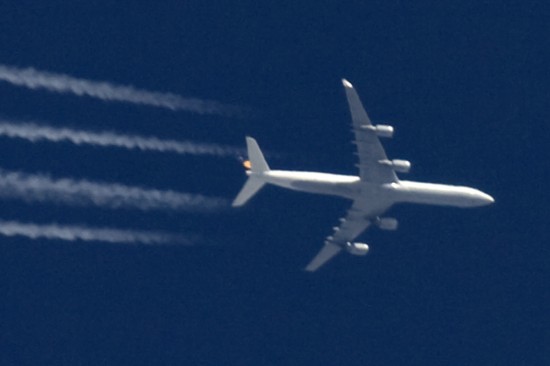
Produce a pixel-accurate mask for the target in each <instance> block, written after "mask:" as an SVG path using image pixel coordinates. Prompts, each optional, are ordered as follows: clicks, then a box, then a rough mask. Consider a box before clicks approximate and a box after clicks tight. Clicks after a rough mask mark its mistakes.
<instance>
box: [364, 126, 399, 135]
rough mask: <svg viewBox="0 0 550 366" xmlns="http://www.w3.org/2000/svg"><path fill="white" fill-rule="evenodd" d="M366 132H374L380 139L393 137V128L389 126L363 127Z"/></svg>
mask: <svg viewBox="0 0 550 366" xmlns="http://www.w3.org/2000/svg"><path fill="white" fill-rule="evenodd" d="M362 128H363V129H364V130H369V131H373V132H374V133H376V135H377V136H379V137H387V138H391V137H393V127H392V126H388V125H375V126H370V125H369V126H362Z"/></svg>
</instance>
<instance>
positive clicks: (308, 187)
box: [290, 181, 359, 199]
mask: <svg viewBox="0 0 550 366" xmlns="http://www.w3.org/2000/svg"><path fill="white" fill-rule="evenodd" d="M290 188H291V189H294V190H297V191H302V192H309V193H316V194H326V195H333V196H340V197H345V198H350V199H354V198H355V197H357V194H358V191H359V190H358V187H357V184H355V183H332V182H320V181H317V182H315V181H294V182H291V183H290Z"/></svg>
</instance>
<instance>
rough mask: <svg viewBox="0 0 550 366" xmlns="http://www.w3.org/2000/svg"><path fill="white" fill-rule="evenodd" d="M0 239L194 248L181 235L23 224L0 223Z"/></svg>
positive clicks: (0, 221)
mask: <svg viewBox="0 0 550 366" xmlns="http://www.w3.org/2000/svg"><path fill="white" fill-rule="evenodd" d="M0 235H4V236H24V237H27V238H30V239H58V240H66V241H79V240H80V241H102V242H107V243H118V244H174V245H175V244H179V245H181V244H184V245H191V244H193V241H192V240H189V239H187V238H184V237H183V236H180V235H174V234H169V233H162V232H148V231H134V230H120V229H112V228H91V227H87V226H78V225H76V226H66V225H58V224H46V225H43V224H32V223H31V224H26V223H21V222H17V221H3V220H0Z"/></svg>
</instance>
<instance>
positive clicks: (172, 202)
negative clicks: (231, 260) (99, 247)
mask: <svg viewBox="0 0 550 366" xmlns="http://www.w3.org/2000/svg"><path fill="white" fill-rule="evenodd" d="M0 198H3V199H20V200H23V201H26V202H51V203H56V204H66V205H70V206H97V207H102V208H110V209H118V208H126V209H140V210H143V211H149V210H179V211H189V212H211V211H215V210H219V209H223V208H224V207H227V201H226V200H224V199H221V198H213V197H206V196H202V195H198V194H188V193H180V192H175V191H171V190H165V191H161V190H156V189H144V188H140V187H132V186H126V185H122V184H117V183H101V182H92V181H88V180H74V179H70V178H61V179H53V178H51V177H49V176H47V175H42V174H25V173H20V172H8V171H4V170H2V169H0Z"/></svg>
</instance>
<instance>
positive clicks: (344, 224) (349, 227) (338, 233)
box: [306, 200, 372, 272]
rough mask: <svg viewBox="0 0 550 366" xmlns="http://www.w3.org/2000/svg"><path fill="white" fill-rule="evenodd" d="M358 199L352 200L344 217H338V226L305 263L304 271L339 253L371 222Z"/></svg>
mask: <svg viewBox="0 0 550 366" xmlns="http://www.w3.org/2000/svg"><path fill="white" fill-rule="evenodd" d="M363 206H364V205H363V204H361V203H360V202H359V200H356V201H354V203H353V205H352V206H351V208H350V209H349V210H348V213H347V215H346V217H345V218H342V219H340V226H338V227H335V228H334V233H333V234H332V235H331V236H329V237H327V238H326V240H325V245H324V246H323V248H322V249H321V251H320V252H319V253H318V254H317V255H316V256H315V258H313V259H312V261H311V262H310V263H309V264H308V265H307V267H306V271H309V272H313V271H316V270H317V269H319V267H321V266H322V265H323V264H325V263H326V262H328V261H329V260H330V259H331V258H332V257H334V256H335V255H336V254H338V253H340V251H341V250H342V249H344V248H345V247H346V245H347V244H348V243H350V242H352V241H353V240H354V239H355V238H356V237H358V236H359V235H361V233H362V232H363V231H365V230H366V229H367V228H368V227H369V226H370V224H371V221H370V220H369V218H370V217H371V216H372V213H371V212H368V211H367V210H366V209H365V207H363Z"/></svg>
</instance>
